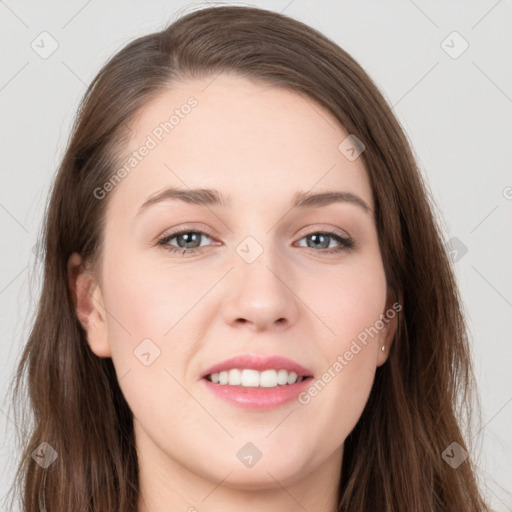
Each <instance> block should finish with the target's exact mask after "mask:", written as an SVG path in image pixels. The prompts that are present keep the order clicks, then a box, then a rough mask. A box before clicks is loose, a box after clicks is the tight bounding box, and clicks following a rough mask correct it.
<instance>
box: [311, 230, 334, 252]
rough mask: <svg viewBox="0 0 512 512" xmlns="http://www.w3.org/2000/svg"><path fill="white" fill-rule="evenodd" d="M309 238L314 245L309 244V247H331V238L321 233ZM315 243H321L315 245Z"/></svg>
mask: <svg viewBox="0 0 512 512" xmlns="http://www.w3.org/2000/svg"><path fill="white" fill-rule="evenodd" d="M308 238H309V239H310V240H311V241H312V244H309V243H308V246H309V247H320V248H321V249H327V247H329V237H328V236H326V235H323V234H321V233H320V234H315V235H310V236H309V237H308ZM320 239H323V241H321V240H320ZM315 241H316V242H319V243H315Z"/></svg>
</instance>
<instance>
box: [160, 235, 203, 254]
mask: <svg viewBox="0 0 512 512" xmlns="http://www.w3.org/2000/svg"><path fill="white" fill-rule="evenodd" d="M203 237H206V238H209V239H211V237H210V235H209V234H208V233H206V232H204V231H191V230H189V229H183V230H181V231H176V232H175V233H171V234H170V235H166V236H164V237H163V238H161V239H160V240H158V245H161V246H163V247H164V248H165V249H166V250H168V251H170V252H172V253H181V254H188V253H193V252H196V251H198V250H199V249H200V247H201V240H202V238H203ZM173 240H175V241H176V242H175V243H176V244H177V246H173V245H171V242H172V241H173Z"/></svg>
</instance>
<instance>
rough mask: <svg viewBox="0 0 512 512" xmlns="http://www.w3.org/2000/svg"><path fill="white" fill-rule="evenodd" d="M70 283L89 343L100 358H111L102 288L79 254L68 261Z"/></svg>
mask: <svg viewBox="0 0 512 512" xmlns="http://www.w3.org/2000/svg"><path fill="white" fill-rule="evenodd" d="M67 270H68V283H69V288H70V290H71V296H72V298H73V304H74V307H75V311H76V314H77V316H78V319H79V321H80V323H81V324H82V327H83V328H84V330H85V332H86V333H87V343H88V344H89V347H90V349H91V350H92V351H93V353H94V354H96V355H97V356H98V357H111V355H112V353H111V348H110V344H109V342H108V322H107V315H106V310H105V308H104V306H103V295H102V292H101V287H100V285H99V283H98V281H97V279H96V277H95V276H94V274H93V273H92V272H91V271H90V270H88V269H86V268H85V265H84V263H83V262H82V258H81V256H80V255H79V254H77V253H73V254H72V255H71V256H70V258H69V260H68V269H67Z"/></svg>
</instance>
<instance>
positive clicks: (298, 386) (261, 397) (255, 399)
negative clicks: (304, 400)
mask: <svg viewBox="0 0 512 512" xmlns="http://www.w3.org/2000/svg"><path fill="white" fill-rule="evenodd" d="M201 380H202V381H203V382H204V384H205V385H206V387H207V388H208V389H209V390H210V391H211V392H212V393H214V394H215V395H216V396H218V397H219V398H221V399H223V400H226V401H227V402H229V403H231V404H232V405H236V406H237V407H240V408H242V409H247V410H251V411H268V410H271V409H276V408H277V407H281V406H283V405H285V404H287V403H289V402H291V401H293V400H294V399H296V398H297V396H298V395H299V394H300V393H302V392H303V391H305V389H306V388H307V387H308V386H309V385H310V382H311V380H312V377H308V378H306V379H303V380H302V381H301V382H297V383H295V384H287V385H284V386H277V387H275V388H251V387H247V388H246V387H242V386H229V385H228V384H214V383H213V382H211V381H209V380H207V379H201Z"/></svg>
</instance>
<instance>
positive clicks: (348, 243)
mask: <svg viewBox="0 0 512 512" xmlns="http://www.w3.org/2000/svg"><path fill="white" fill-rule="evenodd" d="M190 233H194V234H198V235H206V236H207V237H208V238H213V236H212V235H211V234H210V233H208V232H207V231H201V230H192V229H189V228H185V229H182V230H180V231H176V232H174V233H171V234H169V235H165V236H164V237H162V238H160V239H159V240H158V242H157V244H158V245H159V246H162V247H163V248H164V249H165V250H166V251H169V252H171V253H173V254H176V253H181V254H182V255H185V254H192V253H196V252H199V251H200V250H201V249H203V247H193V248H191V249H187V248H181V247H180V248H177V247H174V246H171V245H169V242H170V241H171V240H172V239H174V238H176V237H178V236H180V235H183V234H190ZM312 235H325V236H328V237H330V238H333V239H334V240H336V241H337V242H338V243H340V244H341V246H340V247H338V248H335V249H321V250H319V251H316V250H315V249H314V248H312V247H307V249H311V250H313V251H314V252H320V253H324V254H325V253H327V254H335V253H340V252H349V251H350V250H352V249H354V247H355V242H354V240H352V239H351V238H349V237H344V236H341V235H339V234H338V233H335V232H333V231H313V232H311V233H308V234H307V235H304V236H303V237H302V238H301V239H300V240H302V239H304V238H307V237H308V236H312Z"/></svg>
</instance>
